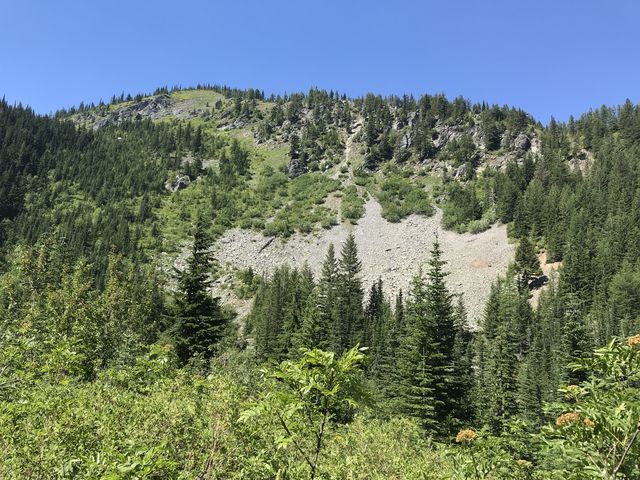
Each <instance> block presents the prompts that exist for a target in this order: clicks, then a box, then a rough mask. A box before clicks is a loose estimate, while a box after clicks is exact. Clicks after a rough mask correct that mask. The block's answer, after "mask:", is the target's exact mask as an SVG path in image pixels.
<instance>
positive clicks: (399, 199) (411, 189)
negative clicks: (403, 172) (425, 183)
mask: <svg viewBox="0 0 640 480" xmlns="http://www.w3.org/2000/svg"><path fill="white" fill-rule="evenodd" d="M376 198H377V199H378V201H379V202H380V205H381V206H382V216H383V217H384V218H386V219H387V220H389V221H390V222H399V221H400V220H402V219H403V218H405V217H407V216H409V215H411V214H419V215H426V216H429V215H432V214H433V212H434V210H433V207H432V206H431V203H430V201H429V195H428V194H427V192H425V191H424V189H422V188H420V187H419V186H416V185H413V184H412V183H411V182H410V181H409V180H407V179H405V178H403V177H401V176H398V175H395V174H391V175H389V176H387V177H385V178H383V179H382V181H381V184H380V187H379V190H378V191H377V192H376Z"/></svg>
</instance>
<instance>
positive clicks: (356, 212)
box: [341, 185, 365, 223]
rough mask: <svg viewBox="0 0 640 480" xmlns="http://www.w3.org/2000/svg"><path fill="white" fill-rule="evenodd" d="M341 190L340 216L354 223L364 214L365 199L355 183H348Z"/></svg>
mask: <svg viewBox="0 0 640 480" xmlns="http://www.w3.org/2000/svg"><path fill="white" fill-rule="evenodd" d="M342 192H343V195H342V205H341V213H342V218H343V219H347V220H349V221H351V223H356V222H357V221H358V219H360V218H361V217H362V216H363V215H364V202H365V200H364V198H362V197H361V196H360V194H359V193H358V189H357V188H356V186H355V185H349V186H348V187H346V188H344V189H343V190H342Z"/></svg>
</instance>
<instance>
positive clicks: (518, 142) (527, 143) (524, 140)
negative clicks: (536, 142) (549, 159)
mask: <svg viewBox="0 0 640 480" xmlns="http://www.w3.org/2000/svg"><path fill="white" fill-rule="evenodd" d="M513 148H514V149H516V150H518V151H520V152H526V151H527V150H529V149H530V148H531V139H529V137H528V136H527V135H525V134H524V133H519V134H518V136H517V137H516V138H515V140H514V141H513Z"/></svg>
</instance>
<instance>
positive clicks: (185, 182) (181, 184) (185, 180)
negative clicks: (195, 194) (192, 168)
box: [173, 175, 191, 192]
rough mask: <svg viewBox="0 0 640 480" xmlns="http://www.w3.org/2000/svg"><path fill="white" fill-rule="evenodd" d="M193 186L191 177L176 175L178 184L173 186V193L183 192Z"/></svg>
mask: <svg viewBox="0 0 640 480" xmlns="http://www.w3.org/2000/svg"><path fill="white" fill-rule="evenodd" d="M190 184H191V179H190V178H189V175H176V182H175V183H174V184H173V191H174V192H177V191H178V190H182V189H184V188H187V187H188V186H189V185H190Z"/></svg>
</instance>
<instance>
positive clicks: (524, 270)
mask: <svg viewBox="0 0 640 480" xmlns="http://www.w3.org/2000/svg"><path fill="white" fill-rule="evenodd" d="M515 271H516V273H517V274H518V285H519V287H520V289H524V288H527V286H528V285H529V282H530V281H531V280H533V279H534V278H536V277H539V276H540V275H542V269H541V268H540V261H539V260H538V255H536V251H535V249H534V247H533V244H532V243H531V241H530V240H529V237H523V238H522V239H521V240H520V243H519V244H518V248H517V249H516V258H515Z"/></svg>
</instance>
